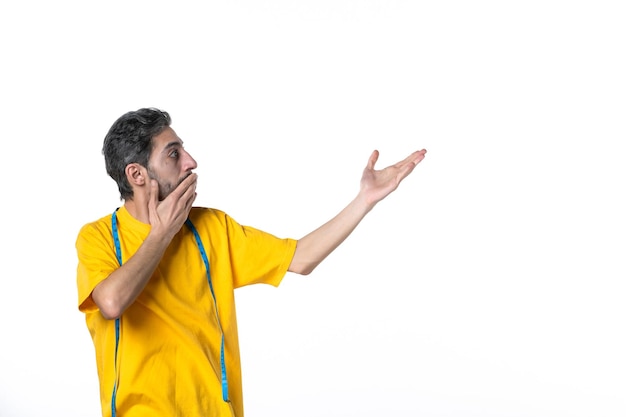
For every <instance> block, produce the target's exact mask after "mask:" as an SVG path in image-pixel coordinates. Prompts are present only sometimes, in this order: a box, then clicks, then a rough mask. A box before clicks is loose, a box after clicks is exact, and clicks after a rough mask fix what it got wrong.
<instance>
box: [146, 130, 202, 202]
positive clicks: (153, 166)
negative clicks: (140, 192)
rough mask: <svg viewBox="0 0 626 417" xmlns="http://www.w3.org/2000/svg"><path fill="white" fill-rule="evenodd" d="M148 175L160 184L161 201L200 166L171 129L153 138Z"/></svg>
mask: <svg viewBox="0 0 626 417" xmlns="http://www.w3.org/2000/svg"><path fill="white" fill-rule="evenodd" d="M152 144H153V147H152V153H151V154H150V160H149V161H148V175H149V176H150V178H153V179H155V180H157V182H158V183H159V201H162V200H163V199H165V197H167V196H168V195H169V194H170V193H171V192H172V191H174V189H175V188H176V187H177V186H178V185H179V184H180V183H181V182H182V181H183V180H184V179H185V178H187V176H188V175H189V174H191V172H192V170H194V169H196V167H197V166H198V164H197V163H196V161H195V160H194V159H193V158H192V157H191V155H189V154H188V153H187V151H185V148H183V141H182V140H181V139H180V138H179V137H178V136H177V135H176V132H174V130H173V129H172V128H170V127H167V128H165V130H164V131H163V132H161V133H160V134H158V135H157V136H155V137H154V138H152Z"/></svg>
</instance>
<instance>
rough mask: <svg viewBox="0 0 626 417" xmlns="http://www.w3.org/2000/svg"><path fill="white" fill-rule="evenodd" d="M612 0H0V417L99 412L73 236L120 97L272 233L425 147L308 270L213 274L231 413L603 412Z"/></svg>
mask: <svg viewBox="0 0 626 417" xmlns="http://www.w3.org/2000/svg"><path fill="white" fill-rule="evenodd" d="M202 3H207V4H206V5H203V6H201V4H202ZM622 4H623V2H620V1H598V0H596V1H552V0H543V1H532V0H531V1H517V2H514V1H508V2H505V1H473V2H470V1H409V0H386V1H382V0H380V1H378V0H376V1H375V0H361V1H357V0H354V1H348V0H333V1H330V0H328V1H320V0H315V1H310V0H298V1H286V0H285V1H270V0H268V1H233V2H189V1H177V2H165V1H154V0H150V1H107V2H100V3H97V5H96V4H95V3H94V2H79V1H75V2H72V1H63V0H61V1H23V2H19V4H18V2H11V1H7V2H4V3H3V4H2V5H1V6H0V45H1V50H0V52H1V65H0V71H1V73H0V74H1V77H0V100H1V101H0V115H1V117H2V118H1V120H2V127H1V130H0V132H1V134H2V146H3V152H2V155H3V158H2V162H1V163H0V169H1V175H2V176H1V178H2V184H3V190H2V208H1V210H2V223H3V226H2V241H3V249H2V252H0V256H1V262H2V270H3V272H2V278H1V281H0V285H1V288H0V315H1V317H2V325H1V330H0V334H1V335H2V336H1V338H2V339H1V343H0V415H1V416H2V417H21V416H37V417H39V416H63V417H73V416H76V417H96V416H99V413H100V408H99V398H98V388H97V376H96V371H95V357H94V352H93V345H92V343H91V339H90V337H89V334H88V332H87V328H86V326H85V324H84V317H83V315H82V314H81V313H79V311H78V309H77V295H76V286H75V278H76V277H75V269H76V254H75V250H74V241H75V238H76V234H77V232H78V230H79V228H80V226H82V225H83V224H84V223H86V222H89V221H92V220H95V219H97V218H99V217H102V216H104V215H106V214H108V213H110V212H111V211H112V210H113V209H115V208H116V207H117V206H119V205H120V201H119V198H118V193H117V188H116V186H115V183H114V182H113V181H112V180H111V179H110V178H108V177H107V175H106V173H105V169H104V163H103V158H102V155H101V145H102V139H103V138H104V135H105V134H106V131H107V130H108V128H109V127H110V125H111V124H112V123H113V121H114V120H115V119H116V118H117V117H118V116H120V115H121V114H123V113H125V112H126V111H129V110H136V109H138V108H140V107H145V106H156V107H160V108H162V109H164V110H166V111H168V112H170V114H171V115H172V117H173V127H174V129H175V130H176V131H177V133H178V134H179V135H180V136H181V137H182V138H183V140H184V141H185V144H186V147H187V149H188V150H189V151H190V152H191V154H192V155H193V156H194V157H195V158H196V160H197V161H198V163H199V168H198V170H197V172H198V174H199V176H200V180H199V189H198V199H197V200H196V202H197V204H198V205H204V206H212V207H217V208H220V209H222V210H225V211H226V212H228V213H229V214H231V215H232V216H233V217H234V218H235V219H237V220H238V221H239V222H240V223H243V224H250V225H253V226H256V227H259V228H261V229H264V230H267V231H270V232H272V233H274V234H276V235H279V236H283V237H287V236H289V237H294V238H298V237H301V236H302V235H304V234H306V233H307V232H309V231H311V230H312V229H314V228H315V227H317V226H319V225H320V224H322V223H323V222H325V221H326V220H328V219H329V218H330V217H332V216H333V215H334V214H335V213H337V212H338V211H339V210H340V209H341V208H342V207H343V206H344V205H345V204H347V203H348V202H349V201H350V200H351V199H352V198H353V197H354V195H355V194H356V192H357V190H358V184H359V179H360V175H361V171H362V168H363V167H364V166H365V164H366V162H367V158H368V157H369V155H370V153H371V152H372V150H374V149H379V150H380V152H381V157H380V160H379V164H378V167H381V168H382V167H384V166H387V165H389V164H391V163H395V162H396V161H398V160H400V159H403V158H404V157H405V156H407V155H408V154H409V153H411V152H412V151H414V150H417V149H421V148H426V149H428V154H427V157H426V159H425V160H424V161H423V162H422V163H421V164H420V165H419V166H418V167H417V168H416V169H415V171H414V172H413V174H412V175H411V176H410V177H408V178H407V179H406V180H405V181H404V182H403V183H402V185H401V186H400V188H399V189H398V190H397V191H396V192H395V193H394V194H392V195H391V196H389V197H388V198H387V199H386V200H384V201H383V202H381V203H380V204H379V205H378V206H377V207H376V208H375V209H374V210H373V211H372V212H371V213H370V214H369V215H368V217H367V218H366V219H365V220H364V221H363V223H362V224H361V225H360V226H359V228H358V229H357V230H356V231H355V232H354V234H353V235H352V236H350V238H349V239H348V240H347V241H346V242H345V243H344V244H343V245H342V246H341V247H340V248H339V249H337V250H336V252H334V253H333V254H332V255H331V256H330V257H329V258H328V259H327V260H326V262H325V263H323V264H322V265H321V266H320V267H319V268H318V269H317V270H316V271H315V272H314V273H313V274H312V275H310V276H308V277H300V276H297V275H291V274H288V275H287V277H286V278H285V280H284V281H283V284H282V285H281V286H280V287H279V288H278V289H275V288H272V287H269V286H257V287H248V288H243V289H241V290H240V292H239V293H238V296H237V297H238V298H237V300H238V311H239V327H240V335H241V344H242V361H243V373H244V396H245V408H246V414H247V416H251V417H255V416H271V417H280V416H285V417H291V416H391V415H394V416H425V417H431V416H432V417H442V416H454V417H456V416H461V417H465V416H480V417H486V416H498V417H509V416H510V417H514V416H515V417H518V416H532V417H543V416H545V417H554V416H568V417H579V416H603V417H609V416H624V415H626V399H625V398H626V394H625V392H626V377H625V375H626V359H625V358H626V355H625V352H626V336H625V332H624V325H625V324H624V323H625V319H626V306H625V303H624V296H625V295H626V284H625V283H624V279H625V278H626V267H625V265H624V259H625V258H624V254H625V249H626V241H625V239H626V238H625V236H626V221H625V216H624V214H625V213H626V205H625V203H624V198H623V194H624V188H625V186H624V184H625V179H626V168H625V164H624V158H625V155H626V154H625V150H626V146H625V139H626V135H625V130H626V129H625V126H626V117H625V114H626V113H625V110H626V82H625V80H626V77H625V74H626V55H625V54H626V29H625V27H626V25H624V22H625V19H626V13H625V8H624V6H622ZM163 383H164V384H166V383H168V382H167V381H163Z"/></svg>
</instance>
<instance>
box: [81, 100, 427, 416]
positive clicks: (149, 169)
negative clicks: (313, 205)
mask: <svg viewBox="0 0 626 417" xmlns="http://www.w3.org/2000/svg"><path fill="white" fill-rule="evenodd" d="M170 123H171V119H170V116H169V115H168V114H167V113H166V112H164V111H161V110H158V109H154V108H144V109H139V110H137V111H132V112H128V113H126V114H124V115H123V116H121V117H120V118H119V119H118V120H117V121H116V122H115V123H114V124H113V126H112V127H111V129H110V130H109V132H108V134H107V135H106V137H105V139H104V146H103V154H104V157H105V163H106V169H107V172H108V174H109V175H110V176H111V177H112V178H113V179H114V180H115V181H116V183H117V185H118V188H119V191H120V196H121V199H122V200H123V201H124V204H123V206H122V207H120V208H119V209H117V210H115V211H114V212H113V213H111V214H108V215H106V216H104V217H102V218H101V219H99V220H96V221H94V222H92V223H89V224H86V225H85V226H83V227H82V228H81V230H80V232H79V234H78V237H77V239H76V250H77V254H78V268H77V286H78V303H79V309H80V311H82V312H83V313H85V317H86V322H87V327H88V329H89V332H90V334H91V337H92V339H93V343H94V347H95V351H96V362H97V369H98V377H99V381H100V398H101V407H102V414H103V416H116V415H119V416H123V417H136V416H194V417H196V416H206V417H208V416H236V417H242V416H243V398H242V389H241V363H240V359H239V342H238V335H237V320H236V314H235V302H234V289H235V288H238V287H242V286H245V285H249V284H256V283H265V284H271V285H274V286H278V284H279V283H280V281H281V280H282V278H283V276H284V275H285V274H286V272H287V271H289V272H294V273H296V274H302V275H306V274H309V273H311V271H313V270H314V269H315V267H316V266H317V265H319V263H320V262H322V260H324V259H325V258H326V257H327V256H328V255H329V254H330V253H331V252H332V251H333V250H334V249H335V248H336V247H337V246H339V244H341V243H342V242H343V241H344V239H346V237H347V236H348V235H349V234H350V233H351V232H352V231H353V230H354V228H355V227H356V226H357V225H358V224H359V222H360V221H361V220H362V219H363V218H364V216H365V215H366V214H367V213H368V212H369V211H370V210H371V209H372V208H373V207H374V206H375V205H376V204H377V203H378V202H379V201H381V200H382V199H384V198H385V197H386V196H387V195H389V194H390V193H391V192H392V191H394V190H395V189H396V188H397V187H398V185H399V184H400V182H401V181H402V180H403V179H404V178H406V176H407V175H409V174H410V173H411V172H412V171H413V169H414V168H415V166H416V165H417V164H418V163H419V162H420V161H421V160H422V159H423V158H424V156H425V153H426V151H425V150H420V151H417V152H414V153H412V154H411V155H409V156H408V157H407V158H406V159H404V160H403V161H401V162H398V163H397V164H395V165H392V166H389V167H387V168H385V169H383V170H375V169H374V165H375V163H376V160H377V159H378V152H377V151H374V152H373V153H372V155H371V156H370V159H369V161H368V163H367V166H366V167H365V169H364V171H363V176H362V178H361V187H360V191H359V192H358V194H357V195H356V197H355V198H354V200H352V201H351V202H350V203H349V204H348V205H347V206H346V207H345V208H344V209H343V210H342V211H341V212H340V213H339V214H337V215H336V216H335V217H334V218H333V219H331V220H330V221H328V222H327V223H326V224H324V225H322V226H321V227H319V228H318V229H316V230H314V231H313V232H311V233H309V234H308V235H306V236H304V237H302V238H301V239H299V240H294V239H288V238H284V239H282V238H278V237H275V236H273V235H271V234H269V233H266V232H263V231H260V230H258V229H255V228H252V227H249V226H242V225H240V224H238V223H237V222H236V221H235V220H233V219H232V218H231V217H230V216H228V214H226V213H224V212H222V211H220V210H216V209H211V208H204V207H193V202H194V200H195V198H196V180H197V176H196V174H195V173H193V170H194V169H195V168H196V166H197V164H196V161H195V160H194V159H193V158H192V156H191V155H190V154H189V153H187V151H185V148H184V147H183V142H182V140H181V139H180V138H179V137H178V136H177V135H176V132H175V131H174V130H173V129H172V128H171V127H170Z"/></svg>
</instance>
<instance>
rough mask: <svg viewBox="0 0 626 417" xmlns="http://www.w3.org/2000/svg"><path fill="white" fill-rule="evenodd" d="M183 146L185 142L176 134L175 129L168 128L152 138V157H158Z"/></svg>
mask: <svg viewBox="0 0 626 417" xmlns="http://www.w3.org/2000/svg"><path fill="white" fill-rule="evenodd" d="M182 145H183V141H182V140H181V139H180V138H179V137H178V135H177V134H176V132H174V129H172V128H171V127H166V128H165V129H164V130H163V132H161V133H159V134H158V135H156V136H154V137H153V138H152V155H157V154H160V153H162V152H164V151H167V150H168V149H170V148H172V147H176V146H182Z"/></svg>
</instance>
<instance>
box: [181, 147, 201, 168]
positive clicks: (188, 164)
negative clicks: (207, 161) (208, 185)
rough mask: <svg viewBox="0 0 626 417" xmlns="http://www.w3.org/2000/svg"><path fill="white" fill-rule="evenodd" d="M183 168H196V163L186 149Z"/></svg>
mask: <svg viewBox="0 0 626 417" xmlns="http://www.w3.org/2000/svg"><path fill="white" fill-rule="evenodd" d="M183 168H184V170H185V171H191V170H192V169H196V168H198V163H197V162H196V160H195V159H193V157H192V156H191V155H190V154H189V153H188V152H187V151H185V155H184V159H183Z"/></svg>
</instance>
